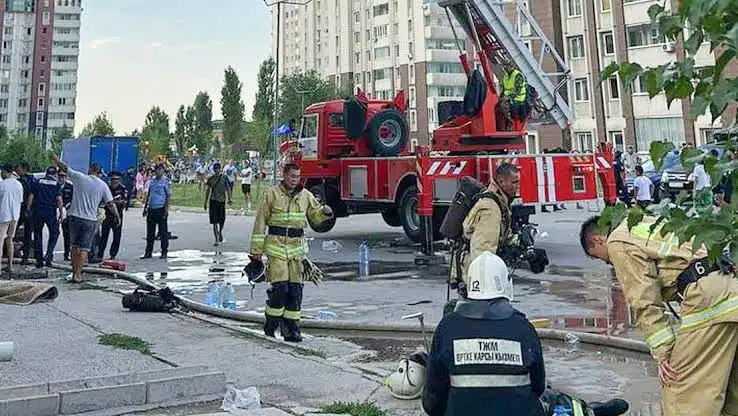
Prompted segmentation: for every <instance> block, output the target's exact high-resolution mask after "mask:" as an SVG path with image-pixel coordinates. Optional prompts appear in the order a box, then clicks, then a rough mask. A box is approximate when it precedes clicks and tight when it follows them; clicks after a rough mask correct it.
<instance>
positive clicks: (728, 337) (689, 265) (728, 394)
mask: <svg viewBox="0 0 738 416" xmlns="http://www.w3.org/2000/svg"><path fill="white" fill-rule="evenodd" d="M598 221H599V217H593V218H591V219H590V220H588V221H587V222H585V223H584V224H583V225H582V230H581V233H580V242H581V244H582V248H583V249H584V251H585V252H586V253H587V254H588V255H590V256H592V257H596V258H599V259H601V260H604V261H606V262H608V263H610V264H612V266H613V268H614V269H615V275H616V277H617V279H618V281H619V282H620V284H621V285H622V287H623V292H624V293H625V297H626V299H627V300H628V303H629V304H630V306H631V310H632V312H633V315H634V317H635V320H636V324H637V325H638V327H639V328H640V329H641V330H642V331H643V332H644V333H645V334H646V342H647V343H648V345H649V347H650V350H651V355H653V357H654V358H655V359H656V361H658V362H659V379H660V381H661V383H662V385H663V389H662V393H661V405H662V411H663V412H664V415H667V416H675V415H685V416H686V415H689V416H701V415H704V416H708V415H709V416H714V415H719V414H724V415H738V356H737V355H736V348H738V280H736V279H735V276H734V274H733V273H732V272H727V273H726V272H724V271H722V270H720V269H719V268H717V267H713V266H705V265H707V264H709V263H708V262H707V261H706V259H705V257H706V256H707V251H706V250H705V248H704V247H700V248H699V249H698V250H697V251H696V253H694V254H693V253H692V245H691V243H692V242H691V241H689V242H685V243H684V244H682V245H679V242H678V239H677V237H676V236H674V235H673V234H666V235H665V236H661V233H660V231H659V230H660V229H661V225H659V226H657V227H656V228H655V230H654V232H651V226H652V225H653V224H654V222H655V219H654V218H652V217H645V218H644V219H643V221H642V222H641V223H640V224H638V225H636V226H635V227H633V228H632V229H631V230H630V231H629V230H628V224H627V220H624V221H623V222H622V223H620V224H615V225H613V227H612V228H611V229H609V230H608V229H607V227H606V226H605V227H603V226H601V225H600V224H598ZM693 269H697V271H696V272H694V273H693V272H692V270H693ZM726 271H728V270H727V269H726ZM685 276H688V277H690V278H689V279H685ZM672 301H676V302H680V314H681V317H680V318H681V325H680V326H679V327H676V326H672V325H671V323H670V320H669V318H668V317H667V316H666V315H665V313H664V307H665V306H664V302H672ZM677 400H678V401H677Z"/></svg>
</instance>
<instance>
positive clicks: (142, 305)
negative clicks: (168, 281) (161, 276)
mask: <svg viewBox="0 0 738 416" xmlns="http://www.w3.org/2000/svg"><path fill="white" fill-rule="evenodd" d="M122 303H123V307H124V308H126V309H130V310H131V311H132V312H171V311H172V310H174V309H175V308H176V307H177V306H178V305H179V299H177V297H176V296H175V295H174V293H173V292H172V290H171V289H169V288H168V287H165V288H164V289H158V290H157V289H153V288H141V287H139V288H136V290H134V291H133V293H128V294H126V295H124V296H123V299H122Z"/></svg>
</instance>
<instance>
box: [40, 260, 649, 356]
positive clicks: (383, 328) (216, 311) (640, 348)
mask: <svg viewBox="0 0 738 416" xmlns="http://www.w3.org/2000/svg"><path fill="white" fill-rule="evenodd" d="M52 267H53V268H55V269H59V270H65V271H72V267H71V266H68V265H65V264H58V263H54V264H52ZM83 271H84V272H85V273H92V274H97V275H102V276H104V277H107V278H113V279H121V280H125V281H128V282H131V283H134V284H136V285H138V286H141V287H144V288H150V289H154V290H158V289H160V287H158V286H157V285H155V284H153V283H151V282H149V281H147V280H146V279H143V278H140V277H138V276H136V275H134V274H131V273H126V272H121V271H118V270H111V269H104V268H99V267H84V268H83ZM177 298H178V299H179V301H180V302H181V304H182V305H184V306H185V307H186V308H188V309H190V310H192V311H195V312H199V313H202V314H206V315H211V316H215V317H219V318H226V319H232V320H235V321H240V322H249V323H255V324H263V323H264V320H265V318H264V315H262V314H258V313H254V312H244V311H237V310H231V309H223V308H217V307H212V306H208V305H206V304H203V303H200V302H196V301H194V300H192V299H188V298H186V297H183V296H180V295H177ZM421 322H422V321H421ZM300 326H301V327H302V328H306V329H322V330H344V331H363V332H377V333H380V332H388V333H392V332H400V333H415V334H422V333H423V332H424V331H426V330H427V331H430V332H434V331H435V327H436V326H435V325H427V326H422V325H413V324H370V323H363V322H351V321H341V320H330V321H324V320H318V319H302V320H300ZM536 331H538V336H540V337H541V338H542V339H548V340H556V341H565V339H566V336H567V334H573V335H575V336H576V337H577V338H579V341H580V342H581V343H583V344H589V345H595V346H601V347H611V348H618V349H622V350H627V351H633V352H639V353H648V352H649V348H648V345H647V344H646V343H645V342H644V341H638V340H634V339H629V338H622V337H613V336H608V335H600V334H591V333H587V332H573V331H566V330H561V329H554V328H536Z"/></svg>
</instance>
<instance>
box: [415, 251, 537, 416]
mask: <svg viewBox="0 0 738 416" xmlns="http://www.w3.org/2000/svg"><path fill="white" fill-rule="evenodd" d="M468 283H469V287H468V291H467V298H466V300H465V301H460V302H459V304H458V305H457V307H456V310H455V311H454V312H452V313H450V314H448V315H446V316H445V317H444V318H443V319H442V320H441V322H440V323H439V324H438V326H437V328H436V332H435V334H434V335H433V344H432V346H431V351H430V354H429V356H428V365H427V379H426V385H425V389H424V391H423V409H424V410H425V412H426V413H427V414H428V415H429V416H487V415H506V416H518V415H519V416H543V414H544V413H543V408H542V406H541V401H540V396H541V394H543V392H544V391H545V389H546V375H545V369H544V365H543V352H542V350H541V343H540V340H539V339H538V335H537V334H536V330H535V328H534V327H533V325H532V324H531V323H530V322H529V321H528V320H527V319H526V317H525V315H523V314H522V313H520V312H518V311H517V310H516V309H515V308H513V307H512V305H511V304H510V301H511V300H512V298H513V295H512V281H511V277H510V276H509V275H508V271H507V266H506V265H505V262H504V261H503V260H502V259H501V258H500V257H498V256H497V255H495V254H492V252H489V251H485V252H483V253H481V254H480V255H479V256H478V257H477V258H476V259H475V260H474V261H472V263H471V265H470V267H469V274H468Z"/></svg>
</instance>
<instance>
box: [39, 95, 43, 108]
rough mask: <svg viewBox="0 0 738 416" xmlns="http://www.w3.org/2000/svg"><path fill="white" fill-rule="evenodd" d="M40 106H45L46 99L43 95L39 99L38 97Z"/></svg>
mask: <svg viewBox="0 0 738 416" xmlns="http://www.w3.org/2000/svg"><path fill="white" fill-rule="evenodd" d="M38 106H39V107H40V108H43V107H44V99H43V97H39V99H38Z"/></svg>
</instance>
